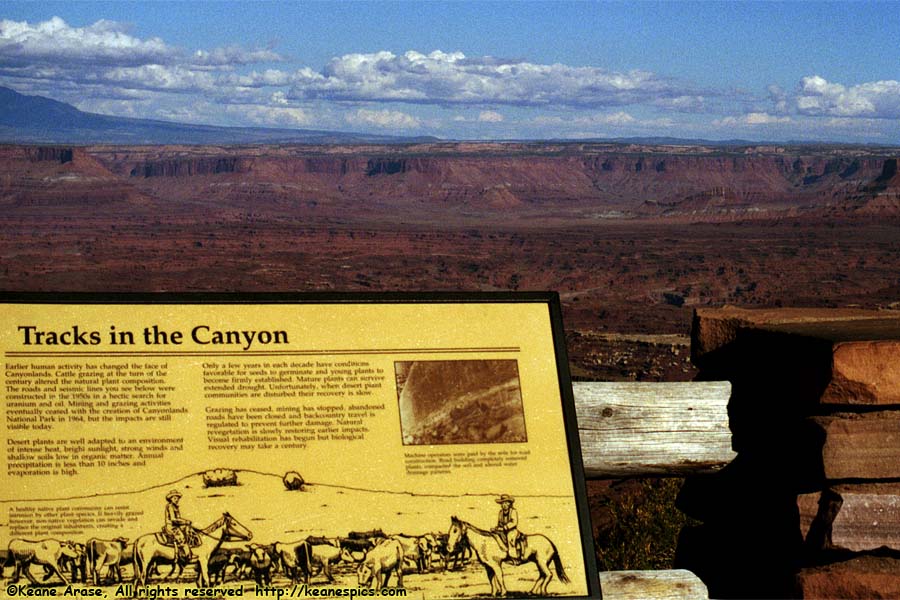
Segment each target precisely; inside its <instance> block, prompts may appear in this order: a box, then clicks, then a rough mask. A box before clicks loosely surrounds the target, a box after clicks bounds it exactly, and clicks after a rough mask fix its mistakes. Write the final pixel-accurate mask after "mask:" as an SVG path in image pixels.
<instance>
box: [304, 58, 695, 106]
mask: <svg viewBox="0 0 900 600" xmlns="http://www.w3.org/2000/svg"><path fill="white" fill-rule="evenodd" d="M686 93H687V90H684V89H681V88H680V87H679V86H677V85H675V84H674V83H672V82H670V81H668V80H666V79H664V78H661V77H658V76H657V75H655V74H653V73H650V72H647V71H638V70H635V71H628V72H626V73H620V72H615V71H608V70H606V69H603V68H600V67H573V66H568V65H563V64H559V63H556V64H551V65H544V64H535V63H530V62H526V61H512V60H497V59H495V58H492V57H475V58H469V57H466V56H465V55H464V54H463V53H461V52H442V51H439V50H438V51H435V52H431V53H430V54H422V53H420V52H416V51H409V52H406V53H405V54H402V55H396V54H393V53H392V52H387V51H381V52H374V53H370V54H347V55H344V56H340V57H336V58H333V59H332V60H331V61H329V62H328V64H327V65H326V66H325V68H324V69H322V71H321V72H314V71H311V70H308V69H307V70H304V71H298V72H297V73H296V75H295V83H294V86H293V87H292V89H291V94H292V96H293V97H294V98H299V99H307V100H309V99H327V100H332V101H354V102H355V101H378V102H408V103H424V104H441V105H453V104H482V105H484V104H488V105H517V106H548V105H566V106H618V105H625V104H631V103H639V102H646V101H653V100H657V99H660V98H667V97H671V98H678V97H682V96H685V94H686Z"/></svg>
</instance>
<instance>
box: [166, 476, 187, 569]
mask: <svg viewBox="0 0 900 600" xmlns="http://www.w3.org/2000/svg"><path fill="white" fill-rule="evenodd" d="M180 500H181V492H179V491H178V490H172V491H171V492H169V493H168V494H166V522H165V525H164V526H163V533H164V534H165V536H166V538H167V539H169V540H171V542H172V544H173V545H174V546H175V559H176V561H177V562H183V563H186V562H188V561H190V560H191V547H190V545H189V543H188V540H189V538H188V531H189V530H190V527H191V522H190V521H188V520H187V519H182V518H181V509H180V508H179V507H178V502H179V501H180Z"/></svg>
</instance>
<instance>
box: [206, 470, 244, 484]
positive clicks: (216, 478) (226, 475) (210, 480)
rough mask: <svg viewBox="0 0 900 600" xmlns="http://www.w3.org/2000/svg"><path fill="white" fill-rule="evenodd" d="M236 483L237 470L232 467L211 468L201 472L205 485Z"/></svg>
mask: <svg viewBox="0 0 900 600" xmlns="http://www.w3.org/2000/svg"><path fill="white" fill-rule="evenodd" d="M237 484H238V479H237V472H236V471H235V470H234V469H212V470H210V471H207V472H205V473H204V474H203V485H204V486H205V487H222V486H227V485H237Z"/></svg>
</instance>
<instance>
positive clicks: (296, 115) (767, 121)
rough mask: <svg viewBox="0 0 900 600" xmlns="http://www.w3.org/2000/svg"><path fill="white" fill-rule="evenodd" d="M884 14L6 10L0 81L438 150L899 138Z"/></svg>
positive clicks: (601, 7)
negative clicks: (642, 140)
mask: <svg viewBox="0 0 900 600" xmlns="http://www.w3.org/2000/svg"><path fill="white" fill-rule="evenodd" d="M898 71H900V2H886V3H879V2H847V3H842V2H825V3H819V2H740V1H729V2H676V1H670V2H524V1H523V2H461V1H460V2H424V1H416V2H336V1H329V2H225V1H220V2H202V1H201V2H196V1H195V2H121V1H120V2H65V3H55V2H4V3H3V4H0V85H4V86H8V87H11V88H13V89H15V90H17V91H19V92H22V93H26V94H37V95H43V96H47V97H51V98H54V99H57V100H61V101H65V102H69V103H72V104H74V105H76V106H78V107H79V108H81V109H83V110H88V111H92V112H101V113H105V114H114V115H121V116H133V117H143V118H155V119H166V120H176V121H185V122H196V123H209V124H217V125H249V126H272V127H294V128H315V129H332V130H344V131H364V132H372V133H380V134H398V135H411V134H428V135H436V136H438V137H442V138H466V139H473V138H479V139H509V138H560V137H566V138H583V137H598V138H603V137H619V136H675V137H691V138H694V137H698V138H706V139H729V138H745V139H751V140H769V141H786V140H827V141H845V142H873V143H886V144H898V143H900V81H898V80H900V72H898Z"/></svg>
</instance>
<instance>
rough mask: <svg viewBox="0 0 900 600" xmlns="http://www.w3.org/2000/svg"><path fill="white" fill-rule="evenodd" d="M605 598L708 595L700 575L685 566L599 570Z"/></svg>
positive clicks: (681, 599) (664, 599)
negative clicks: (635, 569)
mask: <svg viewBox="0 0 900 600" xmlns="http://www.w3.org/2000/svg"><path fill="white" fill-rule="evenodd" d="M600 590H601V591H602V592H603V600H688V599H690V600H699V599H701V598H703V599H705V598H709V591H708V590H707V589H706V586H705V585H704V584H703V582H702V581H700V578H699V577H697V576H696V575H694V574H693V573H691V572H690V571H685V570H684V569H675V570H672V571H606V572H603V573H600Z"/></svg>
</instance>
